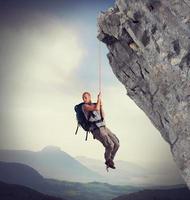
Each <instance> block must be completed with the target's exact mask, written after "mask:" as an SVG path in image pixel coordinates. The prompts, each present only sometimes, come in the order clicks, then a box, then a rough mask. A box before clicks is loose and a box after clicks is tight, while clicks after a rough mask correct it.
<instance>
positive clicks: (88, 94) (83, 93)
mask: <svg viewBox="0 0 190 200" xmlns="http://www.w3.org/2000/svg"><path fill="white" fill-rule="evenodd" d="M85 94H88V95H89V96H91V94H90V92H84V93H83V94H82V97H84V95H85Z"/></svg>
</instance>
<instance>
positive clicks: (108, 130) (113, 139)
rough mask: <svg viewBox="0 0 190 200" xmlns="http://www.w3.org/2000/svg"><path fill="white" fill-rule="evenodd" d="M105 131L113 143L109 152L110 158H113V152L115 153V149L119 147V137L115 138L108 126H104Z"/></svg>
mask: <svg viewBox="0 0 190 200" xmlns="http://www.w3.org/2000/svg"><path fill="white" fill-rule="evenodd" d="M106 131H107V133H108V135H109V137H110V139H111V140H112V142H113V143H114V148H113V150H112V152H111V159H112V160H113V159H114V157H115V154H116V153H117V151H118V149H119V146H120V143H119V139H118V138H117V136H116V135H115V134H114V133H113V132H111V130H110V129H109V128H107V127H106Z"/></svg>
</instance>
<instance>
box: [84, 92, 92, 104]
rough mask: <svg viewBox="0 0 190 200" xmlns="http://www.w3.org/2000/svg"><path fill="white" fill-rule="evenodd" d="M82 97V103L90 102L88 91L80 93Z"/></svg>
mask: <svg viewBox="0 0 190 200" xmlns="http://www.w3.org/2000/svg"><path fill="white" fill-rule="evenodd" d="M82 99H83V101H84V103H90V102H91V95H90V93H84V94H83V95H82Z"/></svg>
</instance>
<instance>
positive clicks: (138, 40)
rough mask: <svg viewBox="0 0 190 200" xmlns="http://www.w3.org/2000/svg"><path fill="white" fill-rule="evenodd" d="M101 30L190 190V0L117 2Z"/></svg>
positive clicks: (119, 73)
mask: <svg viewBox="0 0 190 200" xmlns="http://www.w3.org/2000/svg"><path fill="white" fill-rule="evenodd" d="M98 27H99V32H98V39H99V40H101V41H102V42H104V43H105V44H106V45H107V47H108V49H109V53H108V55H107V56H108V59H109V62H110V65H111V67H112V70H113V72H114V74H115V75H116V77H117V78H118V79H119V80H120V81H121V83H123V84H124V85H125V87H126V90H127V95H128V96H129V97H130V98H131V99H133V101H134V102H135V103H136V104H137V105H138V106H139V107H140V108H141V109H142V110H143V111H144V112H145V113H146V115H147V116H148V117H149V119H150V120H151V122H152V123H153V124H154V126H155V127H156V128H157V129H158V130H159V131H160V133H161V135H162V136H163V138H164V139H165V140H166V141H167V142H168V143H169V145H170V147H171V152H172V154H173V158H174V160H175V162H176V164H177V166H178V168H179V170H180V172H181V175H182V177H183V178H184V180H185V181H186V183H187V185H188V187H189V188H190V71H189V69H190V0H116V2H115V5H114V6H113V8H110V9H108V10H107V11H106V12H102V13H101V14H100V15H99V17H98Z"/></svg>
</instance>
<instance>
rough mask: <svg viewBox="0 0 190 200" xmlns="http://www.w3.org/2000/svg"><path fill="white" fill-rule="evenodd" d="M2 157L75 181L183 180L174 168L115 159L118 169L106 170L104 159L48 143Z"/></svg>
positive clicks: (147, 182)
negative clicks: (141, 164) (70, 152)
mask: <svg viewBox="0 0 190 200" xmlns="http://www.w3.org/2000/svg"><path fill="white" fill-rule="evenodd" d="M0 160H1V161H5V162H18V163H23V164H26V165H29V166H31V167H32V168H34V169H35V170H37V171H38V172H39V173H40V174H42V176H44V177H46V178H53V179H57V180H66V181H74V182H92V181H96V182H106V183H110V184H114V185H133V186H137V187H138V186H143V187H145V186H147V187H150V186H158V185H170V184H181V183H184V182H183V180H182V178H181V177H180V175H179V174H178V172H177V171H176V169H175V167H173V168H172V169H171V167H170V168H169V169H166V166H164V167H165V168H164V169H162V170H160V169H156V166H154V167H152V168H149V169H145V168H143V167H141V166H139V165H137V164H134V163H130V162H127V161H121V160H116V161H115V163H116V167H117V168H116V170H111V169H110V170H109V173H107V172H106V169H105V164H104V161H103V160H101V161H100V160H95V159H90V158H86V157H84V156H80V157H76V158H74V157H72V156H70V155H69V154H68V153H66V152H64V151H62V150H61V149H60V148H59V147H55V146H47V147H45V148H44V149H42V150H41V151H36V152H35V151H28V150H0Z"/></svg>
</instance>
